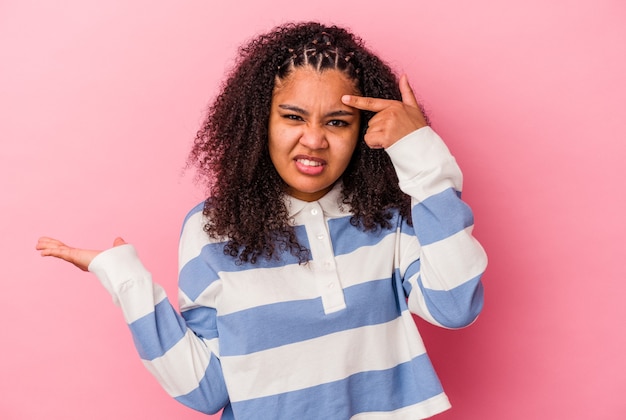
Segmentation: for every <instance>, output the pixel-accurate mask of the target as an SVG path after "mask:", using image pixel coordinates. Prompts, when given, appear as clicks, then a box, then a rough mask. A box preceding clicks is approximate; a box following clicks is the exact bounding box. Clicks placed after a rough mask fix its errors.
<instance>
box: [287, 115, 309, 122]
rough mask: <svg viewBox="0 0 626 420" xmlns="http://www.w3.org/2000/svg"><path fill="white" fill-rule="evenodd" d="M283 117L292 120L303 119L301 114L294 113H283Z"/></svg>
mask: <svg viewBox="0 0 626 420" xmlns="http://www.w3.org/2000/svg"><path fill="white" fill-rule="evenodd" d="M283 118H285V119H287V120H292V121H304V120H303V119H302V117H301V116H299V115H296V114H284V115H283Z"/></svg>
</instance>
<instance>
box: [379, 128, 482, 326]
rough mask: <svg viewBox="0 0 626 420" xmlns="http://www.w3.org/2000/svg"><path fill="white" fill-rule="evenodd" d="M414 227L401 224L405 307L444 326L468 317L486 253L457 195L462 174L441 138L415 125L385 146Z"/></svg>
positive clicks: (475, 310) (474, 308)
mask: <svg viewBox="0 0 626 420" xmlns="http://www.w3.org/2000/svg"><path fill="white" fill-rule="evenodd" d="M387 153H388V154H389V156H390V157H391V160H392V162H393V164H394V167H395V169H396V173H397V174H398V179H399V185H400V188H401V189H402V191H403V192H405V193H406V194H408V195H410V196H411V200H412V202H411V213H412V219H413V227H412V228H411V227H410V226H408V225H406V224H405V225H403V227H402V235H400V242H401V243H400V245H399V254H400V257H399V260H400V261H399V263H398V265H399V270H400V276H401V278H402V282H403V287H404V289H405V291H406V293H407V295H408V304H409V309H410V310H411V311H412V312H413V313H415V314H417V315H419V316H421V317H422V318H424V319H426V320H427V321H429V322H431V323H433V324H436V325H440V326H443V327H447V328H460V327H463V326H466V325H468V324H470V323H471V322H473V321H474V320H475V319H476V317H477V316H478V314H479V313H480V311H481V309H482V306H483V287H482V283H481V276H482V274H483V272H484V271H485V268H486V265H487V257H486V254H485V252H484V250H483V248H482V247H481V245H480V244H479V243H478V241H477V240H476V239H475V238H474V237H473V236H472V229H473V226H474V218H473V214H472V211H471V209H470V208H469V206H468V205H467V204H466V203H464V202H463V201H462V200H461V189H462V174H461V171H460V169H459V167H458V165H457V164H456V161H455V159H454V157H453V156H452V155H451V154H450V152H449V151H448V148H447V147H446V145H445V144H444V142H443V141H442V140H441V138H440V137H439V136H438V135H437V134H436V133H435V132H434V131H433V130H432V129H431V128H430V127H424V128H422V129H420V130H417V131H415V132H413V133H411V134H409V135H408V136H406V137H404V138H403V139H401V140H399V141H398V142H397V143H395V144H394V145H393V146H391V147H389V148H388V149H387Z"/></svg>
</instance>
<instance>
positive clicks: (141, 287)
mask: <svg viewBox="0 0 626 420" xmlns="http://www.w3.org/2000/svg"><path fill="white" fill-rule="evenodd" d="M186 230H187V231H189V230H188V229H183V235H182V236H181V249H182V248H186V245H184V244H185V242H186V241H187V238H186V237H185V231H186ZM192 242H193V241H192ZM115 245H116V246H114V247H113V248H111V249H108V250H106V251H104V252H98V251H88V250H82V249H78V248H72V247H69V246H66V245H65V244H63V243H61V242H59V241H56V240H54V239H50V238H42V239H40V241H39V243H38V245H37V249H39V250H40V251H41V253H42V255H44V256H54V257H57V258H61V259H64V260H66V261H68V262H71V263H72V264H74V265H76V266H77V267H79V268H81V269H83V270H86V269H88V270H89V271H91V272H93V273H94V274H95V275H96V276H97V277H98V279H99V280H100V282H101V283H102V285H103V286H104V287H105V288H106V289H107V291H108V292H109V293H110V294H111V296H112V297H113V301H114V302H115V304H117V305H118V306H120V308H121V309H122V312H123V315H124V319H125V320H126V322H127V324H128V326H129V328H130V330H131V333H132V336H133V340H134V343H135V346H136V347H137V351H138V352H139V355H140V357H141V359H142V362H143V364H144V365H145V366H146V368H147V369H148V370H149V371H150V372H151V373H152V374H153V375H154V376H155V377H156V379H157V380H158V381H159V383H160V384H161V386H162V387H163V388H164V389H165V391H166V392H167V393H168V394H169V395H171V396H172V397H174V398H175V399H176V400H178V401H179V402H181V403H183V404H185V405H187V406H189V407H190V408H193V409H195V410H198V411H201V412H204V413H207V414H212V413H215V412H217V411H219V410H220V409H222V408H223V407H224V406H225V405H227V404H228V393H227V390H226V386H225V384H224V377H223V374H222V368H221V364H220V361H219V355H218V353H217V352H218V350H217V349H218V346H217V340H218V339H217V333H215V334H213V336H207V334H206V331H204V332H203V333H201V334H198V333H197V332H196V331H194V329H193V327H194V326H196V327H199V328H201V327H202V326H207V325H215V319H214V318H215V310H213V309H212V308H209V307H204V310H192V311H191V312H189V311H187V312H189V313H193V314H194V316H193V318H192V319H189V320H187V319H185V317H184V316H181V315H180V314H179V313H178V312H177V311H176V310H175V309H174V308H173V306H172V305H171V303H170V301H169V300H168V298H167V296H166V294H165V291H164V290H163V288H162V287H161V286H160V285H158V284H156V283H154V282H153V281H152V276H151V274H150V273H149V272H148V271H147V270H146V268H145V267H144V266H143V264H142V263H141V261H140V260H139V258H138V256H137V253H136V251H135V248H134V247H133V246H132V245H129V244H125V243H124V242H123V241H121V240H116V244H115ZM199 252H200V250H198V253H199ZM207 269H208V267H207ZM194 275H197V276H202V272H201V271H197V270H196V272H195V273H194ZM182 300H183V299H181V301H182ZM187 306H189V305H187ZM196 306H198V305H196ZM181 309H182V310H183V311H184V310H185V309H190V308H183V307H182V306H181ZM196 309H200V307H199V306H198V308H196ZM184 313H185V312H184Z"/></svg>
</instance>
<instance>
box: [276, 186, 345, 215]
mask: <svg viewBox="0 0 626 420" xmlns="http://www.w3.org/2000/svg"><path fill="white" fill-rule="evenodd" d="M342 189H343V182H341V181H337V182H336V183H335V185H334V186H333V188H332V189H331V190H330V191H328V192H327V193H326V194H324V196H323V197H322V198H320V199H319V200H317V201H316V202H317V203H318V204H319V206H320V207H321V208H322V211H323V212H324V215H325V216H327V217H341V216H346V215H348V214H350V206H349V205H347V204H342V203H341V200H342V199H343V194H342V193H341V190H342ZM283 199H284V200H285V205H286V206H287V211H288V212H289V218H292V217H294V216H296V215H297V214H298V213H300V211H302V209H304V208H305V207H306V206H307V205H308V204H310V203H309V202H308V201H303V200H299V199H297V198H295V197H292V196H290V195H287V194H285V195H284V198H283Z"/></svg>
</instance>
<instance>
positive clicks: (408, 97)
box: [400, 74, 419, 108]
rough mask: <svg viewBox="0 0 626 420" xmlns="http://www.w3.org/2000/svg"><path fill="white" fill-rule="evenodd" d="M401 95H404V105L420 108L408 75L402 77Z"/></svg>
mask: <svg viewBox="0 0 626 420" xmlns="http://www.w3.org/2000/svg"><path fill="white" fill-rule="evenodd" d="M400 94H401V95H402V103H403V104H405V105H409V106H412V107H414V108H419V105H418V104H417V99H415V94H414V93H413V89H411V85H410V84H409V78H408V77H407V76H406V74H403V75H402V77H400Z"/></svg>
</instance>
